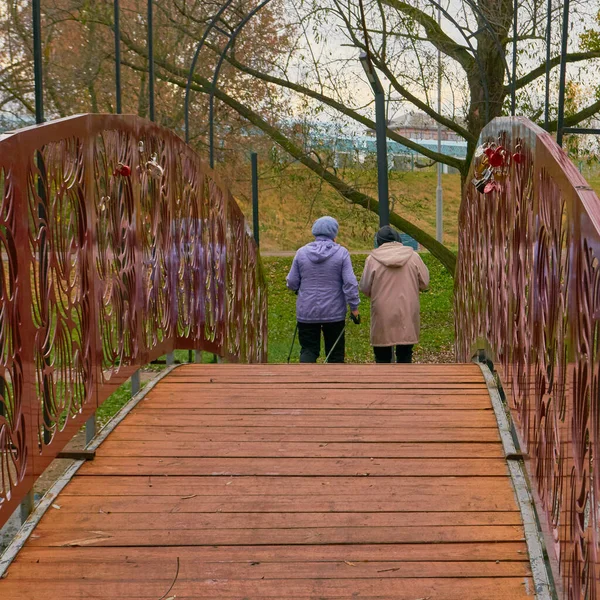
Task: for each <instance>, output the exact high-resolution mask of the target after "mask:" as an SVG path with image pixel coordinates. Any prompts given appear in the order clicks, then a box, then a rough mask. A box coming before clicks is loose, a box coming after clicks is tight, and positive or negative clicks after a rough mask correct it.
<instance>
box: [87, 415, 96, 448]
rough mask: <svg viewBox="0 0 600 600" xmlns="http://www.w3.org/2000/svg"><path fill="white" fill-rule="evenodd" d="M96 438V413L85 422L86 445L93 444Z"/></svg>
mask: <svg viewBox="0 0 600 600" xmlns="http://www.w3.org/2000/svg"><path fill="white" fill-rule="evenodd" d="M95 437H96V413H95V412H94V413H93V414H92V415H90V418H89V419H88V420H87V421H86V422H85V445H86V446H87V445H88V444H90V443H91V441H92V440H93V439H94V438H95Z"/></svg>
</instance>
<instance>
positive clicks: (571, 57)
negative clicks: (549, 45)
mask: <svg viewBox="0 0 600 600" xmlns="http://www.w3.org/2000/svg"><path fill="white" fill-rule="evenodd" d="M591 58H600V50H590V51H589V52H574V53H572V54H567V63H574V62H581V61H584V60H590V59H591ZM558 65H560V56H555V57H554V58H552V59H551V60H550V68H552V69H553V68H554V67H557V66H558ZM545 74H546V63H544V64H542V65H540V66H539V67H536V68H535V69H533V71H529V73H527V75H523V77H521V78H520V79H517V83H516V89H518V90H520V89H521V88H524V87H525V86H526V85H528V84H530V83H532V82H533V81H535V80H536V79H537V78H538V77H542V76H543V75H545ZM504 91H505V93H506V94H510V86H509V85H507V86H506V87H505V88H504Z"/></svg>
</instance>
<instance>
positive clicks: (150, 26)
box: [148, 0, 154, 121]
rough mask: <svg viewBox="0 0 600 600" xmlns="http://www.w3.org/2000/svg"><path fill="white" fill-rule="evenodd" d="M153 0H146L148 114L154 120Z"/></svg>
mask: <svg viewBox="0 0 600 600" xmlns="http://www.w3.org/2000/svg"><path fill="white" fill-rule="evenodd" d="M152 2H153V0H148V100H149V110H148V115H149V117H150V120H151V121H154V18H153V9H154V7H153V5H152Z"/></svg>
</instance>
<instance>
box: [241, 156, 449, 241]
mask: <svg viewBox="0 0 600 600" xmlns="http://www.w3.org/2000/svg"><path fill="white" fill-rule="evenodd" d="M340 175H341V176H342V177H343V178H344V179H345V180H346V181H349V182H352V183H353V185H354V187H356V188H357V189H360V190H361V191H364V192H366V193H369V194H371V195H372V196H374V197H376V196H377V179H376V173H375V172H374V171H372V170H360V171H357V170H353V171H350V170H347V171H345V172H340ZM443 186H444V232H445V242H446V244H448V245H449V246H451V247H453V248H454V247H456V243H457V214H458V207H459V204H460V176H459V175H444V177H443ZM233 187H234V192H235V195H236V197H237V199H238V201H239V203H240V206H241V207H242V209H243V210H244V213H245V214H246V215H247V216H248V217H251V212H252V208H251V205H250V202H249V199H248V195H247V193H246V192H247V190H246V188H247V187H248V181H247V180H246V179H245V176H244V174H242V175H240V179H238V181H237V182H236V183H235V184H234V186H233ZM435 191H436V173H435V172H433V171H423V172H414V173H413V172H392V173H391V175H390V199H391V202H392V206H393V207H394V210H395V211H396V212H398V213H399V214H401V215H402V216H404V217H406V218H407V219H409V220H411V221H412V222H414V223H415V224H417V225H418V226H420V227H422V228H423V229H424V230H425V231H427V232H428V233H430V234H431V235H435ZM326 214H330V215H332V216H334V217H336V218H337V219H338V221H339V222H340V225H341V232H340V235H341V236H342V237H343V240H344V244H345V245H346V246H347V247H348V248H349V249H350V250H364V249H369V248H371V247H372V243H373V242H372V240H373V235H374V233H375V231H376V230H377V224H378V218H377V215H376V214H375V213H373V212H370V211H366V210H365V209H363V208H361V207H358V206H354V205H352V204H349V203H348V202H347V201H346V200H345V199H343V198H342V197H341V196H340V195H339V194H337V193H336V192H335V191H333V190H332V189H331V188H330V187H329V186H327V185H326V184H322V183H321V182H320V181H319V179H318V178H317V177H316V176H315V175H313V174H311V173H310V172H309V171H308V170H307V169H304V168H301V167H289V168H288V169H286V170H285V171H283V172H282V173H281V174H271V175H264V174H263V176H262V177H261V180H260V235H261V247H262V249H263V250H267V251H268V250H296V249H298V248H299V247H300V246H302V245H303V244H304V243H305V242H306V238H307V234H309V232H310V226H311V224H312V222H313V220H314V219H316V218H317V217H320V216H322V215H326Z"/></svg>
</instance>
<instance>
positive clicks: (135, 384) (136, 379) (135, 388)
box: [131, 369, 141, 398]
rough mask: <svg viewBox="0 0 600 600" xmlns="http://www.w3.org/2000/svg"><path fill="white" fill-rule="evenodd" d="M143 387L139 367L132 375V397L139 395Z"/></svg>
mask: <svg viewBox="0 0 600 600" xmlns="http://www.w3.org/2000/svg"><path fill="white" fill-rule="evenodd" d="M140 389H141V382H140V371H139V369H138V370H137V371H136V372H135V373H134V374H133V375H132V376H131V397H132V398H133V396H135V395H137V394H138V393H139V391H140Z"/></svg>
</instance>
